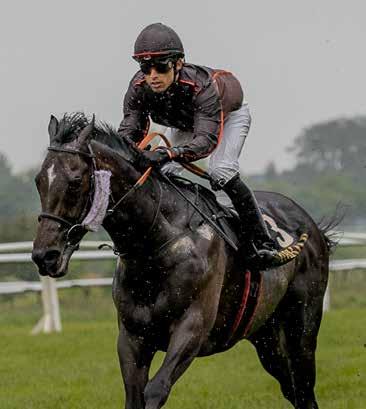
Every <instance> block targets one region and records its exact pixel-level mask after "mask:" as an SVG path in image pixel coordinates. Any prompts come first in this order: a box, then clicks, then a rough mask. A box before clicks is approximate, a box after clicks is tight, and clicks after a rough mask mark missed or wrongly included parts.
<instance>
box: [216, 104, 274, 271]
mask: <svg viewBox="0 0 366 409" xmlns="http://www.w3.org/2000/svg"><path fill="white" fill-rule="evenodd" d="M250 123H251V117H250V112H249V107H248V105H246V104H244V105H243V106H242V107H241V108H240V109H238V110H237V111H234V112H231V113H229V114H228V115H227V117H226V119H225V123H224V131H223V136H222V140H221V143H220V145H219V146H218V147H217V148H216V149H215V151H214V152H213V154H212V155H211V157H210V163H209V173H210V176H211V178H212V180H213V186H214V187H215V188H216V189H220V188H221V189H223V191H224V192H225V193H226V194H227V195H228V197H229V198H230V200H231V202H232V204H233V205H234V207H235V210H236V211H237V212H238V214H239V218H240V220H241V222H242V232H243V236H244V237H245V238H246V239H249V240H250V241H251V242H252V243H253V244H254V245H255V247H256V249H257V251H255V249H254V248H253V254H250V256H253V257H255V256H256V255H257V256H259V257H260V259H261V261H264V262H267V263H268V264H270V263H271V261H272V260H273V259H274V257H275V255H276V254H277V253H276V250H275V249H274V243H273V241H272V239H271V237H270V235H269V233H268V230H267V227H266V225H265V222H264V220H263V218H262V214H261V212H260V210H259V207H258V204H257V201H256V199H255V197H254V195H253V193H252V191H251V190H250V189H249V187H248V186H247V185H246V184H245V183H244V182H243V181H242V180H241V179H240V176H239V156H240V154H241V151H242V149H243V146H244V142H245V139H246V137H247V135H248V132H249V129H250ZM220 199H221V200H220ZM218 200H219V201H220V202H221V203H222V204H225V205H227V199H225V197H220V195H218ZM248 236H249V237H248ZM248 250H249V251H250V250H251V248H250V247H249V248H248Z"/></svg>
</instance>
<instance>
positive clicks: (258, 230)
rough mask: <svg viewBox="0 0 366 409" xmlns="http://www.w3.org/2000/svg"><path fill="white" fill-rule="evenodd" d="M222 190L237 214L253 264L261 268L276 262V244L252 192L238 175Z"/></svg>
mask: <svg viewBox="0 0 366 409" xmlns="http://www.w3.org/2000/svg"><path fill="white" fill-rule="evenodd" d="M223 190H224V192H225V193H226V194H227V195H228V196H229V197H230V199H231V201H232V203H233V205H234V207H235V210H236V211H237V212H238V214H239V218H240V221H241V232H242V236H243V239H244V241H245V242H247V243H248V242H249V243H250V246H246V249H247V251H249V252H250V253H251V254H249V258H250V259H251V261H252V262H253V264H254V263H255V264H257V265H259V266H261V268H262V267H271V266H274V265H276V264H278V262H277V260H276V256H277V254H278V252H277V250H276V245H275V243H274V241H273V239H272V238H271V236H270V234H269V232H268V230H267V227H266V225H265V222H264V220H263V217H262V214H261V212H260V210H259V207H258V203H257V200H256V198H255V197H254V194H253V192H252V191H251V190H250V189H249V187H248V186H247V185H246V184H245V183H244V182H243V181H242V180H241V179H240V176H239V175H236V176H234V177H233V178H232V179H231V180H229V182H227V183H226V184H225V185H224V187H223Z"/></svg>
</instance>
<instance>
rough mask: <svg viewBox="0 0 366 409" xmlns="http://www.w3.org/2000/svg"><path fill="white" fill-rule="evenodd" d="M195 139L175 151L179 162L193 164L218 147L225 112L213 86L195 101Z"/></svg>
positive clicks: (200, 93)
mask: <svg viewBox="0 0 366 409" xmlns="http://www.w3.org/2000/svg"><path fill="white" fill-rule="evenodd" d="M194 104H195V115H194V130H193V133H194V135H193V139H192V141H191V142H188V143H186V144H184V145H178V146H176V147H175V149H174V151H175V153H176V155H177V156H176V157H175V158H174V160H176V161H178V162H183V163H187V162H193V161H196V160H199V159H202V158H205V157H206V156H208V155H209V154H210V153H211V152H212V151H213V150H214V149H215V148H216V146H217V144H218V143H219V139H220V134H221V132H222V128H223V120H224V116H223V111H222V107H221V102H220V99H219V96H218V95H217V92H216V89H215V88H214V85H213V84H211V85H210V86H208V87H207V88H205V89H204V90H202V91H201V92H199V93H198V94H197V96H196V98H195V101H194Z"/></svg>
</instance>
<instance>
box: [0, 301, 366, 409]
mask: <svg viewBox="0 0 366 409" xmlns="http://www.w3.org/2000/svg"><path fill="white" fill-rule="evenodd" d="M365 313H366V310H365V309H356V308H355V309H349V310H334V311H331V312H329V313H327V314H325V317H324V319H323V323H322V327H321V331H320V336H319V342H318V353H317V367H318V380H317V388H316V391H317V396H318V403H319V406H320V408H322V409H327V408H331V409H365V408H366V348H365V346H366V345H365V344H366V330H365V328H366V314H365ZM8 318H9V317H8ZM6 321H7V322H5V321H3V322H2V325H1V327H0V328H1V335H0V351H1V354H0V408H1V409H18V408H22V409H23V408H27V409H43V408H50V409H51V408H52V409H61V408H62V409H65V408H66V409H79V408H80V409H84V408H85V409H86V408H87V409H94V408H98V409H100V408H121V407H123V405H122V402H123V388H122V381H121V377H120V373H119V366H118V360H117V354H116V352H115V349H116V348H115V344H116V335H117V326H116V324H115V321H114V320H113V319H112V316H109V317H104V316H96V317H95V318H94V319H89V320H88V321H80V320H75V319H73V318H72V316H71V315H70V319H69V320H66V319H64V330H63V332H62V333H61V334H52V335H38V336H30V335H29V332H30V330H31V325H29V323H28V324H26V323H25V322H21V320H18V321H17V323H16V324H14V322H13V323H12V324H11V323H10V322H11V320H10V319H9V320H8V319H7V320H6ZM28 322H29V321H28ZM162 356H163V354H158V356H157V357H156V359H155V360H154V367H153V370H152V372H154V371H155V370H156V368H157V367H158V365H159V363H160V362H161V359H162ZM290 407H291V406H290V404H289V403H287V401H286V400H285V399H284V398H283V397H282V395H281V393H280V390H279V386H278V384H277V382H276V381H275V380H274V379H273V378H272V377H271V376H270V375H268V374H267V373H266V372H265V371H264V369H263V368H262V367H261V365H260V363H259V361H258V358H257V356H256V353H255V351H254V349H253V347H252V346H251V344H249V343H248V342H246V341H243V342H241V343H240V344H238V345H237V346H236V347H235V348H233V349H231V350H230V351H228V352H225V353H223V354H219V355H216V356H212V357H209V358H200V359H197V360H196V361H195V362H194V363H193V364H192V366H191V367H190V368H189V369H188V371H187V372H186V373H185V375H184V376H183V377H182V378H181V380H179V381H178V383H177V385H176V386H175V387H174V388H173V392H172V394H171V397H170V399H169V401H168V403H167V404H166V408H167V409H169V408H170V409H183V408H184V409H191V408H197V409H206V408H210V409H211V408H216V409H224V408H225V409H239V408H256V409H261V408H266V409H272V408H280V409H285V408H290Z"/></svg>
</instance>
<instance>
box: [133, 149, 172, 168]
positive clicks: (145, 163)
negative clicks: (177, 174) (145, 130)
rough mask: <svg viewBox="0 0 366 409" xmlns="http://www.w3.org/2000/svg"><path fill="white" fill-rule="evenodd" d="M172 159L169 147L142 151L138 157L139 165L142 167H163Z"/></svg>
mask: <svg viewBox="0 0 366 409" xmlns="http://www.w3.org/2000/svg"><path fill="white" fill-rule="evenodd" d="M171 160H172V155H169V153H168V150H167V149H157V150H155V151H145V150H144V151H142V152H141V153H140V157H139V159H138V163H137V166H138V168H140V169H144V170H145V169H146V168H150V167H153V168H161V167H162V166H163V165H165V164H166V163H167V162H169V161H171Z"/></svg>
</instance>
